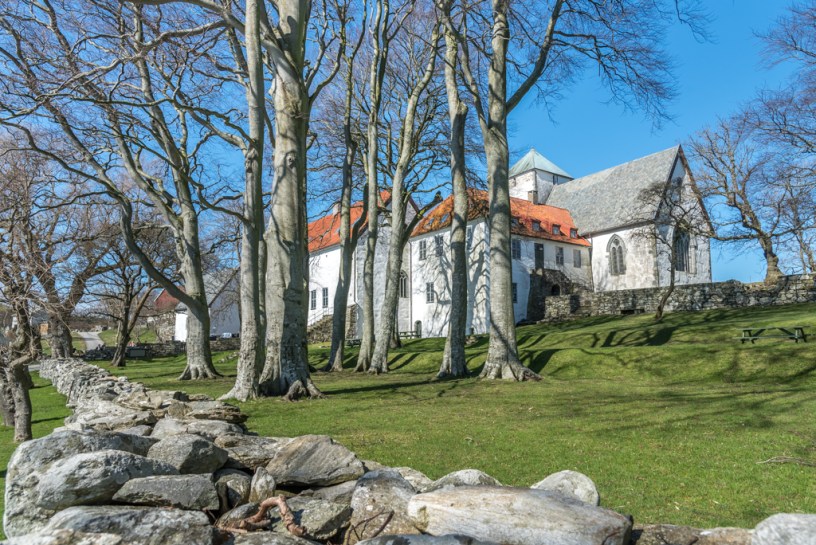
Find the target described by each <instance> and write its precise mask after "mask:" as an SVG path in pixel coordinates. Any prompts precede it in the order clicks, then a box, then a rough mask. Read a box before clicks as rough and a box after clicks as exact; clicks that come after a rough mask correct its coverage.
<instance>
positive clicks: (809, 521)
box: [751, 513, 816, 545]
mask: <svg viewBox="0 0 816 545" xmlns="http://www.w3.org/2000/svg"><path fill="white" fill-rule="evenodd" d="M772 544H773V545H782V544H784V545H816V515H795V514H788V513H779V514H777V515H771V516H770V517H768V518H766V519H765V520H763V521H762V522H760V523H759V524H757V527H756V528H754V537H753V540H752V541H751V545H772Z"/></svg>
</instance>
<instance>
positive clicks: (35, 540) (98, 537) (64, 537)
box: [0, 530, 125, 545]
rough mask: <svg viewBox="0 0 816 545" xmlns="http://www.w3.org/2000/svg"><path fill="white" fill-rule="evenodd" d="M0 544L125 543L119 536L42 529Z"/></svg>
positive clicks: (64, 544)
mask: <svg viewBox="0 0 816 545" xmlns="http://www.w3.org/2000/svg"><path fill="white" fill-rule="evenodd" d="M0 545H125V542H124V541H122V537H121V536H117V535H114V534H88V533H85V532H76V531H74V530H43V531H41V532H37V533H36V534H26V535H24V536H19V537H12V538H10V539H8V540H6V541H0Z"/></svg>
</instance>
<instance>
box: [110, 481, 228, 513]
mask: <svg viewBox="0 0 816 545" xmlns="http://www.w3.org/2000/svg"><path fill="white" fill-rule="evenodd" d="M113 501H115V502H119V503H128V504H131V505H148V506H152V507H176V508H178V509H188V510H191V511H202V510H203V511H217V510H218V508H219V503H218V494H217V493H216V491H215V485H214V484H213V482H212V479H211V478H210V475H168V476H164V475H162V476H153V477H143V478H140V479H131V480H129V481H128V482H126V483H125V484H124V486H122V488H120V489H119V491H118V492H116V494H114V496H113Z"/></svg>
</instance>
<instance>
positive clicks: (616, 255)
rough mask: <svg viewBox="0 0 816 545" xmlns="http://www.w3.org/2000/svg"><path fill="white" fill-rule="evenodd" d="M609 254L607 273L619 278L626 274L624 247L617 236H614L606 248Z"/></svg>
mask: <svg viewBox="0 0 816 545" xmlns="http://www.w3.org/2000/svg"><path fill="white" fill-rule="evenodd" d="M606 250H607V252H608V253H609V273H610V274H612V275H614V276H619V275H621V274H625V273H626V246H624V245H623V241H622V240H621V239H620V237H619V236H617V235H615V236H614V237H612V240H610V241H609V246H607V249H606Z"/></svg>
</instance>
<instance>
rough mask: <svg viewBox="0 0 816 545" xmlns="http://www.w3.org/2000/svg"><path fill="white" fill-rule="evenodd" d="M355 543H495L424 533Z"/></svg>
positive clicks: (477, 544) (408, 544)
mask: <svg viewBox="0 0 816 545" xmlns="http://www.w3.org/2000/svg"><path fill="white" fill-rule="evenodd" d="M357 545H497V544H495V543H492V542H490V541H478V540H476V539H473V538H472V537H469V536H456V535H445V536H426V535H413V534H401V535H388V536H377V537H375V538H372V539H366V540H364V541H358V542H357Z"/></svg>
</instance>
